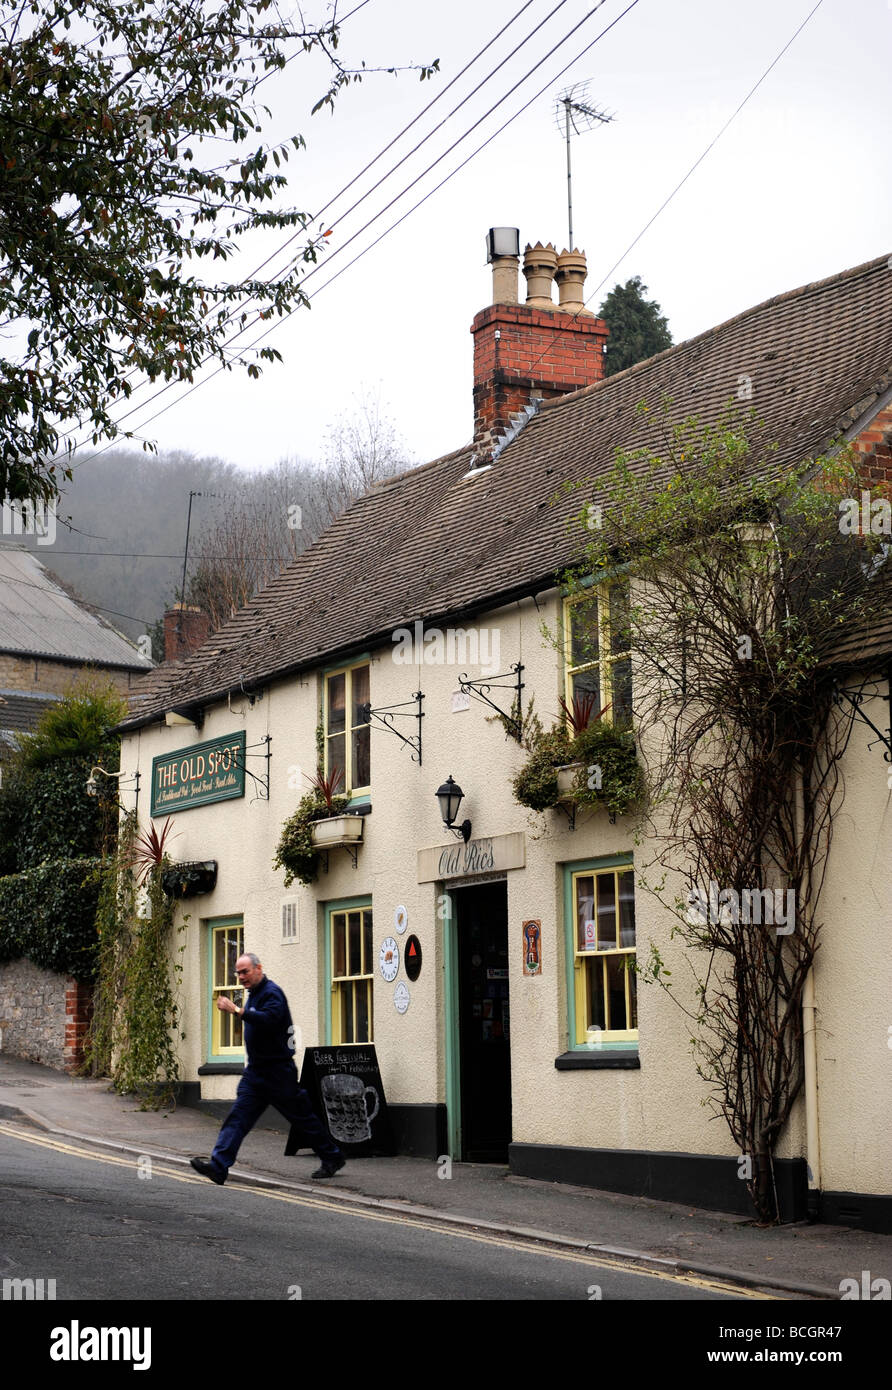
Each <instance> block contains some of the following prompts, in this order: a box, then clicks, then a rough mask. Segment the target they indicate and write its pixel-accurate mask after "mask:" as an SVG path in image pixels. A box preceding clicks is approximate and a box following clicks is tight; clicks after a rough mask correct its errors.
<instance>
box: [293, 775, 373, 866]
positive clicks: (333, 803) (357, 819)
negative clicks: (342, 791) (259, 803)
mask: <svg viewBox="0 0 892 1390" xmlns="http://www.w3.org/2000/svg"><path fill="white" fill-rule="evenodd" d="M342 780H343V778H342V773H341V771H340V769H337V770H336V771H335V772H333V773H332V774H331V776H328V777H326V776H325V774H324V773H323V772H321V771H320V772H317V773H316V776H315V777H310V778H307V781H308V782H309V783H310V788H311V789H310V791H308V792H307V794H306V796H304V797H302V798H301V800H300V803H299V804H298V807H297V810H296V811H295V812H294V814H293V815H292V816H289V818H288V820H286V822H285V824H284V825H283V826H282V833H281V835H280V837H279V843H278V845H277V847H276V855H275V858H274V860H273V865H274V867H275V868H277V869H284V870H285V887H286V888H288V887H289V886H290V884H292V883H293V882H294V880H295V879H297V880H298V881H299V882H300V883H313V882H314V880H315V878H316V875H317V874H318V872H319V851H320V849H334V848H336V847H337V846H338V845H355V844H356V843H357V842H358V841H360V840H361V839H362V817H361V816H345V815H344V814H343V811H344V808H345V807H346V805H347V803H348V801H349V798H348V797H346V796H343V795H338V790H337V789H338V787H339V786H340V784H341V782H342Z"/></svg>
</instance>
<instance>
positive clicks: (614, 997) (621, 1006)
mask: <svg viewBox="0 0 892 1390" xmlns="http://www.w3.org/2000/svg"><path fill="white" fill-rule="evenodd" d="M627 959H628V957H627V956H605V957H604V961H605V963H606V966H607V994H608V1006H609V1013H608V1018H609V1020H610V1021H609V1023H608V1025H607V1026H608V1028H609V1029H611V1031H614V1030H619V1029H625V1028H630V1027H631V1026H632V1025H631V1024H630V1023H628V1022H627V1020H626V961H627Z"/></svg>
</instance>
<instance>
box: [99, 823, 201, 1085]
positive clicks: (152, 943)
mask: <svg viewBox="0 0 892 1390" xmlns="http://www.w3.org/2000/svg"><path fill="white" fill-rule="evenodd" d="M136 830H137V825H136V817H135V815H134V814H133V813H129V814H127V815H125V816H124V817H123V818H122V820H121V829H120V836H119V840H118V849H117V852H116V853H115V854H114V855H112V856H109V857H108V858H107V859H106V860H105V863H104V865H103V869H102V873H101V884H100V892H99V907H98V911H97V917H96V924H97V929H98V933H99V968H98V980H97V986H96V993H95V999H94V1012H93V1022H92V1025H91V1029H90V1034H89V1037H88V1040H87V1047H86V1049H85V1055H86V1059H87V1061H86V1065H87V1067H88V1068H89V1069H90V1071H91V1072H92V1073H93V1074H94V1075H105V1076H110V1077H111V1079H112V1081H113V1083H114V1087H115V1090H117V1091H120V1092H121V1093H122V1094H124V1095H136V1096H137V1097H138V1098H139V1101H140V1109H143V1110H149V1109H162V1108H167V1107H169V1106H170V1105H172V1104H173V1102H174V1099H175V1095H176V1092H175V1084H176V1082H177V1081H178V1079H179V1059H178V1056H177V1046H176V1044H177V1040H178V1039H177V1035H178V1034H179V1037H180V1038H183V1037H185V1034H184V1033H183V1032H182V1031H180V1005H179V1000H178V993H179V981H180V977H181V975H182V970H183V967H182V963H181V961H180V957H181V955H182V953H183V951H184V950H185V949H186V947H185V942H183V943H182V944H181V945H177V944H176V942H177V938H178V937H179V936H180V935H182V934H183V933H184V932H185V930H186V927H187V924H188V920H189V919H188V917H183V918H182V919H181V920H180V922H179V924H178V925H175V915H176V904H175V903H174V902H173V901H172V900H171V899H170V898H168V897H167V895H166V894H165V893H164V891H163V888H162V885H161V875H162V873H163V871H164V869H165V868H167V867H168V862H169V861H168V860H167V858H166V857H165V858H164V859H163V860H161V862H160V863H158V864H156V865H154V866H153V867H152V868H151V869H150V870H149V872H148V873H147V874H146V876H145V879H144V883H143V885H142V887H141V888H138V887H137V883H136V880H135V878H134V874H133V868H132V865H133V859H134V852H135V839H136Z"/></svg>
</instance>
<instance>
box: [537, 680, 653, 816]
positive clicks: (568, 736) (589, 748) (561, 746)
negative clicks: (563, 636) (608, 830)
mask: <svg viewBox="0 0 892 1390" xmlns="http://www.w3.org/2000/svg"><path fill="white" fill-rule="evenodd" d="M560 703H561V708H562V710H563V713H564V719H563V720H561V721H560V722H559V723H557V724H555V725H554V726H553V727H552V728H551V729H550V730H548V731H547V732H544V731H542V729H541V728H540V729H538V730H536V731H534V734H533V737H532V739H531V741H530V744H529V747H530V756H529V758H528V759H527V762H526V763H525V764H524V766H523V767H522V768H521V770H520V772H519V773H518V774H517V776H516V777H515V778H514V782H513V784H512V785H513V790H514V796H515V798H516V800H517V801H519V802H520V804H521V805H522V806H529V807H530V809H531V810H533V811H547V810H550V809H551V808H553V807H556V806H559V805H560V804H561V803H571V804H573V805H584V806H585V805H587V806H599V805H600V806H606V808H607V810H608V811H609V812H610V814H611V816H615V815H617V814H622V813H623V812H624V811H627V810H628V809H629V808H630V806H632V805H633V804H634V803H635V802H636V801H637V800H638V799H639V798H640V796H641V794H642V790H643V780H642V776H641V768H640V766H639V763H638V758H637V754H636V750H635V740H634V737H633V735H632V733H631V731H630V730H625V729H618V728H616V727H615V726H614V725H613V724H610V723H609V722H607V721H606V720H605V719H604V718H603V716H604V714H605V713H606V711H607V709H608V708H609V706H606V705H605V706H604V708H603V709H601V710H598V711H596V709H595V704H596V701H595V697H594V695H593V694H592V693H591V692H586V691H583V692H577V693H576V694H575V695H574V697H573V703H572V705H568V704H567V702H566V700H563V699H562V700H561V702H560Z"/></svg>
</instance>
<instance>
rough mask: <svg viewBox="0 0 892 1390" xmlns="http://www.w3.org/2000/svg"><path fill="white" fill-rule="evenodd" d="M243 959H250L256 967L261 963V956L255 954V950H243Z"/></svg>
mask: <svg viewBox="0 0 892 1390" xmlns="http://www.w3.org/2000/svg"><path fill="white" fill-rule="evenodd" d="M242 959H243V960H249V961H250V962H251V964H252V965H253V966H254V968H255V969H256V968H257V966H258V965H259V964H260V957H259V956H255V954H254V952H253V951H243V952H242Z"/></svg>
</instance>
